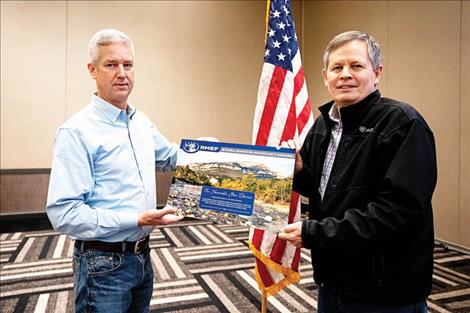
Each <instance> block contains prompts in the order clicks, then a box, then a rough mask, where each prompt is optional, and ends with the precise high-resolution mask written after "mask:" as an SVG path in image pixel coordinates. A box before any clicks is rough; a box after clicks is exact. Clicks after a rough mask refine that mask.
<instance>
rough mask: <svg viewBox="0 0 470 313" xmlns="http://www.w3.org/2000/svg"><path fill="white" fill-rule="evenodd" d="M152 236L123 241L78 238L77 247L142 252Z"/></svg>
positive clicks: (119, 251) (82, 249) (107, 250)
mask: <svg viewBox="0 0 470 313" xmlns="http://www.w3.org/2000/svg"><path fill="white" fill-rule="evenodd" d="M149 240H150V236H147V237H144V238H142V239H140V240H139V241H122V242H104V241H98V240H93V241H84V240H76V241H75V248H77V249H79V250H80V251H81V252H83V251H85V250H99V251H103V252H116V253H124V252H131V253H134V254H140V253H142V251H144V250H145V249H146V248H147V247H148V246H149Z"/></svg>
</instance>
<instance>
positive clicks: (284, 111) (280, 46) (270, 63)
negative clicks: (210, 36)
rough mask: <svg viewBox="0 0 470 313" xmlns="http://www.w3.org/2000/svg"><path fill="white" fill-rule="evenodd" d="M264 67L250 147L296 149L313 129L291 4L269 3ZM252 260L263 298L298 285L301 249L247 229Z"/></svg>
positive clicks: (295, 203) (295, 202)
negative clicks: (283, 145) (289, 145)
mask: <svg viewBox="0 0 470 313" xmlns="http://www.w3.org/2000/svg"><path fill="white" fill-rule="evenodd" d="M266 14H267V17H266V20H267V27H266V46H265V51H264V64H263V70H262V73H261V79H260V83H259V89H258V100H257V104H256V111H255V117H254V122H253V143H254V144H256V145H261V146H279V145H280V144H281V143H282V142H283V141H287V140H288V139H293V140H294V142H295V143H296V144H297V146H300V145H301V144H302V143H303V140H304V138H305V136H306V134H307V132H308V130H309V129H310V127H311V126H312V124H313V116H312V111H311V106H310V100H309V98H308V93H307V86H306V83H305V78H304V71H303V68H302V63H301V60H300V51H299V46H298V41H297V35H296V33H295V28H294V21H293V19H292V14H291V6H290V1H288V0H271V1H269V0H268V9H267V12H266ZM299 220H300V199H299V194H297V193H295V192H293V193H292V197H291V205H290V212H289V223H293V222H296V221H299ZM250 248H251V250H252V251H253V253H254V255H255V257H256V279H257V282H258V285H259V288H260V291H261V292H262V294H263V296H264V298H263V301H264V302H263V304H264V303H265V298H266V297H267V296H269V295H274V294H276V293H277V292H278V291H280V290H281V289H282V288H284V287H285V286H287V285H289V284H291V283H295V282H298V281H299V280H300V275H299V271H298V268H299V261H300V249H298V248H296V247H295V246H293V245H292V244H290V243H288V242H286V241H284V240H280V239H277V236H276V234H275V233H272V232H270V231H263V230H260V229H250Z"/></svg>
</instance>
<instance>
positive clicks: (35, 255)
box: [0, 219, 470, 313]
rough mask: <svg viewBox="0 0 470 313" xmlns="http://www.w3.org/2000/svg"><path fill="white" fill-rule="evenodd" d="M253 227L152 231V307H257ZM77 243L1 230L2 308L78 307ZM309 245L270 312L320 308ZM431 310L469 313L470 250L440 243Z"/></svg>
mask: <svg viewBox="0 0 470 313" xmlns="http://www.w3.org/2000/svg"><path fill="white" fill-rule="evenodd" d="M247 239H248V230H247V229H246V228H241V227H238V226H229V225H215V224H212V223H206V222H203V221H196V220H190V219H185V220H184V221H182V222H180V223H178V224H176V225H172V226H166V227H164V228H157V229H156V230H155V231H154V232H153V233H152V235H151V237H150V247H151V248H152V251H151V257H152V260H153V265H154V271H155V284H154V293H153V297H152V301H151V311H152V312H242V313H243V312H259V311H260V308H261V302H260V294H259V292H258V287H257V284H256V281H255V277H254V271H253V268H254V259H253V256H252V254H251V252H250V250H249V248H248V247H247V244H246V240H247ZM72 250H73V242H72V241H71V240H70V239H68V238H67V237H66V236H64V235H60V234H58V233H56V232H53V231H51V230H42V231H27V232H16V233H2V234H1V235H0V271H1V272H0V283H1V284H0V312H5V313H7V312H8V313H10V312H15V313H16V312H34V313H40V312H53V313H65V312H73V283H72V267H71V255H72ZM309 254H310V253H309V251H307V250H303V251H302V259H301V265H300V272H301V277H302V279H301V281H300V283H299V284H296V285H290V286H289V287H287V288H285V289H284V290H283V291H281V292H280V293H279V294H278V295H276V296H275V297H270V298H269V299H268V312H316V310H315V308H316V291H317V290H316V285H315V284H314V282H313V279H312V269H311V266H310V262H309V260H310V255H309ZM433 281H434V286H433V293H432V295H431V296H430V297H429V299H428V305H429V311H430V312H470V255H467V254H464V253H461V252H458V251H455V250H451V249H449V248H447V247H446V246H444V245H442V244H436V247H435V273H434V279H433Z"/></svg>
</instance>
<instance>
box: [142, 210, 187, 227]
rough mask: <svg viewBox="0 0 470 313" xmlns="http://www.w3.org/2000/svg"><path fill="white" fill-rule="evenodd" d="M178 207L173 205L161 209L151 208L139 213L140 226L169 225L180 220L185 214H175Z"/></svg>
mask: <svg viewBox="0 0 470 313" xmlns="http://www.w3.org/2000/svg"><path fill="white" fill-rule="evenodd" d="M175 213H176V209H175V208H174V207H172V206H169V205H167V206H165V207H164V208H163V209H161V210H149V211H145V212H142V213H141V214H140V215H139V226H150V225H168V224H173V223H176V222H179V221H181V220H182V219H183V216H177V215H175Z"/></svg>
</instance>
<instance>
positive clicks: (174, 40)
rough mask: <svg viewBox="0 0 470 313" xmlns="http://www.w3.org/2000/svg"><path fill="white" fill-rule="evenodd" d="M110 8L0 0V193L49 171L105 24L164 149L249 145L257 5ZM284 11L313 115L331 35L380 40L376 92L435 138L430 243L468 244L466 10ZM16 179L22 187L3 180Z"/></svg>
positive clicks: (333, 4)
mask: <svg viewBox="0 0 470 313" xmlns="http://www.w3.org/2000/svg"><path fill="white" fill-rule="evenodd" d="M110 3H111V2H109V1H103V2H88V1H84V2H77V1H70V2H66V1H61V2H60V1H50V2H44V1H42V2H40V1H24V2H13V1H8V2H7V1H2V2H1V77H2V79H1V169H2V194H5V191H6V190H7V189H5V188H6V186H9V187H8V188H11V186H25V185H26V184H27V183H29V184H32V185H35V184H36V181H35V180H34V177H36V178H39V177H41V178H40V184H41V186H42V184H47V179H44V178H43V177H42V176H41V175H42V174H41V175H39V174H38V173H36V174H34V173H30V174H31V175H30V174H28V173H29V172H28V171H29V169H35V170H36V169H43V171H45V172H46V173H47V170H48V168H50V163H51V157H52V154H51V150H52V144H53V138H54V134H55V130H56V128H57V127H58V126H59V125H60V124H61V123H62V122H63V121H64V120H65V119H66V118H67V117H68V116H70V115H72V114H73V113H74V112H76V111H77V110H79V109H80V108H81V107H83V106H84V105H85V104H86V103H87V102H88V101H89V99H90V96H91V93H92V92H93V91H94V82H93V81H92V80H91V79H90V77H89V74H88V73H87V70H86V63H87V51H86V45H87V42H88V39H89V37H90V36H91V35H92V34H93V33H94V32H95V31H96V30H97V29H101V28H104V27H116V28H120V29H122V30H124V31H126V32H127V33H129V35H130V36H131V37H132V38H133V39H134V41H135V43H136V48H137V50H136V53H137V64H136V85H135V90H134V92H133V94H132V96H131V102H132V103H133V104H135V105H136V106H137V107H138V108H139V109H141V110H142V111H144V112H145V113H146V114H147V115H148V116H149V117H150V118H151V119H152V120H153V121H154V122H155V123H156V124H157V126H158V127H159V129H160V130H161V131H162V133H164V134H165V135H166V136H167V137H168V138H169V139H170V140H172V141H179V140H180V139H181V138H185V137H186V138H188V137H189V138H195V137H198V136H215V137H218V138H219V139H220V140H224V141H236V142H242V143H249V142H250V141H251V129H252V116H253V111H254V107H255V103H256V92H257V88H258V80H259V75H260V70H261V67H262V59H261V56H262V54H263V41H264V14H265V2H263V1H259V2H257V1H254V2H251V1H230V2H219V1H215V2H211V1H204V2H200V1H198V2H188V1H182V2H172V1H167V2H149V1H141V2H134V1H132V2H118V3H115V2H114V3H112V5H110ZM294 14H295V15H294V16H295V18H296V25H297V33H298V35H299V38H300V39H301V49H302V58H303V61H304V68H305V74H306V79H307V84H308V88H309V94H310V96H311V101H312V105H313V106H314V107H317V106H318V105H319V104H321V103H324V102H325V101H327V100H328V94H327V92H326V89H325V88H324V87H323V81H322V78H321V74H320V73H321V72H320V71H321V61H320V59H321V53H322V49H323V47H324V46H325V45H326V44H327V42H328V40H329V39H330V38H331V37H332V36H333V35H334V34H336V33H338V32H340V31H344V30H348V29H353V28H354V29H364V30H366V31H369V32H371V33H372V34H373V35H374V36H375V37H376V38H377V39H378V40H379V41H380V42H381V44H382V46H383V50H384V54H385V63H384V65H385V72H384V76H383V79H382V81H381V84H380V86H379V87H380V90H381V92H382V93H383V94H384V95H385V96H389V97H393V98H397V99H401V100H404V101H408V102H410V103H412V104H413V105H414V106H416V107H417V108H418V109H419V110H420V112H422V114H423V115H424V116H425V118H426V119H427V121H428V122H429V124H430V125H431V127H432V129H433V131H434V133H435V136H436V142H437V149H438V162H439V182H438V186H437V189H436V192H435V197H434V207H435V222H436V236H437V237H438V238H439V239H442V240H446V241H449V242H452V243H454V244H457V245H461V246H465V247H467V248H468V247H470V229H469V228H468V227H466V225H468V224H469V222H470V207H469V205H468V204H469V203H470V183H469V181H470V165H469V164H470V160H469V155H470V146H469V142H470V140H469V139H470V138H469V137H470V125H469V119H470V118H469V117H470V116H469V114H470V108H469V107H468V104H469V102H470V91H469V84H467V83H465V82H468V81H469V79H470V77H469V75H470V74H469V66H470V59H469V56H470V47H469V42H470V40H469V36H470V35H469V32H470V30H469V28H470V22H469V18H470V8H469V3H468V2H466V1H304V2H294ZM464 104H467V106H465V105H464ZM21 170H24V172H21ZM35 170H33V172H34V171H35ZM8 171H10V172H8ZM12 171H13V172H12ZM3 173H5V174H8V175H6V176H5V175H3ZM21 173H23V174H25V175H27V176H28V177H30V178H31V179H30V180H25V181H24V182H23V183H21V184H10V185H8V184H7V183H6V182H7V181H8V179H17V178H13V176H12V174H15V175H16V174H21ZM34 175H36V176H34ZM165 179H166V180H165ZM167 179H168V177H167V176H165V175H164V176H163V178H160V181H168V180H167ZM36 186H39V185H36ZM18 188H21V187H18ZM18 188H16V189H15V190H14V192H13V195H14V196H12V197H9V199H10V200H15V199H16V200H15V201H16V202H15V201H14V202H9V203H17V204H18V203H19V202H21V201H19V200H18V199H23V200H25V199H27V198H25V196H24V195H26V196H27V195H28V194H27V193H26V191H27V190H28V188H29V187H28V188H23V190H18ZM38 188H39V187H38ZM40 188H42V190H45V188H44V186H42V187H40ZM8 190H9V189H8ZM43 193H44V192H42V193H40V194H38V195H36V196H35V197H37V199H36V198H35V199H36V200H35V201H33V202H34V205H32V206H29V205H30V203H31V202H27V203H26V204H25V201H23V202H22V208H23V209H24V210H35V211H44V201H45V195H43ZM18 195H20V196H18ZM41 195H42V196H41ZM41 197H42V198H41ZM5 198H6V197H3V196H2V199H0V202H1V205H0V209H1V214H4V213H5V210H11V211H10V212H7V213H14V212H16V211H18V210H20V209H19V207H15V206H7V205H6V204H5V201H4V199H5ZM33 198H34V197H33Z"/></svg>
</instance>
